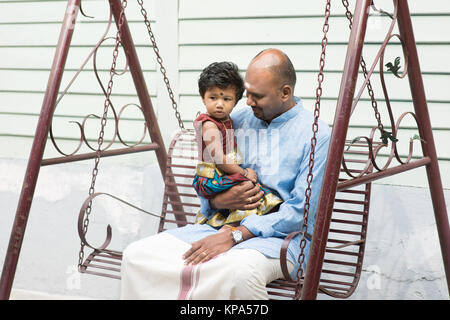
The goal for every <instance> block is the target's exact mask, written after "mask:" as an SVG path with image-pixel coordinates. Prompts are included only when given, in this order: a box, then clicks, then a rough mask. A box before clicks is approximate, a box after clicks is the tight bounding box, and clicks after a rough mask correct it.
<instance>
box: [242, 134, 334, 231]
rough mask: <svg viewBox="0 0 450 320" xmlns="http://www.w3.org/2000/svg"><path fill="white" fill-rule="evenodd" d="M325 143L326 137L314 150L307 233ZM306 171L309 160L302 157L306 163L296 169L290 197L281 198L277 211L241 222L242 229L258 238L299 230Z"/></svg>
mask: <svg viewBox="0 0 450 320" xmlns="http://www.w3.org/2000/svg"><path fill="white" fill-rule="evenodd" d="M328 143H329V139H328V137H325V138H324V139H322V140H319V143H318V144H317V146H316V150H315V161H314V168H313V175H314V179H313V181H312V185H311V190H312V192H311V198H310V210H309V212H310V215H309V217H308V230H309V232H310V233H312V229H313V225H314V221H315V212H316V208H317V205H318V199H319V196H320V190H321V187H322V180H323V174H324V171H325V164H326V159H327V153H328ZM308 172H309V157H305V160H303V161H302V163H301V164H300V166H299V168H298V171H297V177H296V180H295V185H294V187H293V189H292V191H291V192H290V196H289V198H288V199H283V200H284V202H283V203H282V204H281V205H280V208H279V210H278V211H277V212H273V213H271V214H266V215H262V216H259V215H256V214H253V215H250V216H248V217H246V218H244V219H243V220H242V221H241V226H245V227H246V228H247V229H248V230H249V231H250V232H251V233H253V234H254V235H255V236H259V237H286V236H287V235H288V234H289V233H291V232H293V231H298V230H300V229H301V225H302V223H303V210H304V205H305V190H306V187H307V182H306V177H307V175H308Z"/></svg>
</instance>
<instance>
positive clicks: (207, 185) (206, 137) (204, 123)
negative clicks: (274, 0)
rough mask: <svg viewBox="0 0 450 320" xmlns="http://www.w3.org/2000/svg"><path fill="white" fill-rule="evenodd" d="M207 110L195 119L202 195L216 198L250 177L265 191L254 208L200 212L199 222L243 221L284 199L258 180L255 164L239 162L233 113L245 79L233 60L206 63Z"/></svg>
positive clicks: (198, 186)
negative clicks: (249, 165)
mask: <svg viewBox="0 0 450 320" xmlns="http://www.w3.org/2000/svg"><path fill="white" fill-rule="evenodd" d="M198 85H199V92H200V95H201V97H202V100H203V104H204V105H205V107H206V111H207V112H206V113H203V114H201V115H199V116H198V117H197V118H196V119H195V120H194V128H195V130H196V136H197V142H198V147H199V163H198V164H197V170H196V175H195V177H194V181H193V183H192V185H193V186H194V188H195V190H196V191H197V193H198V194H199V195H200V196H203V197H205V198H207V199H211V198H213V197H214V196H215V195H216V194H217V193H219V192H222V191H225V190H227V189H229V188H231V187H232V186H234V185H236V184H238V183H240V182H242V181H247V180H250V181H252V182H253V183H255V184H257V185H258V186H259V188H260V189H261V190H262V191H263V192H264V196H263V198H262V199H261V204H260V205H259V206H258V208H256V209H253V210H246V211H239V210H218V211H217V212H215V213H214V214H213V215H212V216H211V217H206V216H204V215H203V214H202V213H201V212H199V213H198V214H197V218H196V223H201V224H203V223H207V224H209V225H211V226H213V227H221V226H223V225H226V224H230V223H235V222H239V221H241V220H242V219H244V218H245V217H246V216H248V215H250V214H258V215H263V214H266V213H268V212H270V211H271V210H272V209H274V208H275V207H276V206H278V205H279V204H280V203H281V202H282V200H281V199H280V198H279V197H277V196H276V195H275V194H273V193H272V192H271V190H270V189H268V188H266V187H263V186H261V185H260V184H259V183H258V176H257V174H256V172H255V171H254V170H253V169H251V168H242V167H241V166H239V163H240V162H241V161H240V156H239V152H238V149H237V144H236V138H235V137H234V134H233V122H232V120H231V118H230V113H231V111H232V110H233V108H234V106H235V105H236V104H237V102H238V101H239V100H240V99H241V98H242V95H243V93H244V82H243V80H242V77H241V76H240V74H239V71H238V68H237V66H236V65H235V64H234V63H231V62H214V63H212V64H210V65H209V66H208V67H206V68H205V69H204V70H203V71H202V73H201V75H200V78H199V81H198Z"/></svg>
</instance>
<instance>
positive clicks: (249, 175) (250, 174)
mask: <svg viewBox="0 0 450 320" xmlns="http://www.w3.org/2000/svg"><path fill="white" fill-rule="evenodd" d="M245 170H247V178H249V179H250V181H251V182H253V183H257V182H258V174H257V173H256V171H255V170H253V169H250V168H247V169H245Z"/></svg>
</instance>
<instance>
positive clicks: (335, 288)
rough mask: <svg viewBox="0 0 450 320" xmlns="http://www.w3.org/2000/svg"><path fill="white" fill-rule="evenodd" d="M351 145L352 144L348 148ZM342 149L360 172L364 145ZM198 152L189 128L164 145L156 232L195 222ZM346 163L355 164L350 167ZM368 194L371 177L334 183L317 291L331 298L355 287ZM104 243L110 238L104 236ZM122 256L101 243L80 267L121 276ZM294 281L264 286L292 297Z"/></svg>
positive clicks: (274, 293)
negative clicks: (165, 157)
mask: <svg viewBox="0 0 450 320" xmlns="http://www.w3.org/2000/svg"><path fill="white" fill-rule="evenodd" d="M350 145H351V146H352V148H353V149H348V147H349V146H350ZM374 146H376V144H375V145H374ZM364 148H365V149H364ZM346 149H347V150H345V151H344V159H345V163H346V169H347V170H348V171H350V172H351V173H352V174H357V173H358V172H361V170H362V169H361V166H364V165H366V163H367V157H368V153H369V152H368V151H367V144H365V143H358V144H352V143H351V142H350V141H347V143H346ZM364 150H366V151H364ZM197 157H198V153H197V143H196V139H195V132H194V130H183V131H180V132H179V133H178V134H177V135H176V136H175V138H174V139H173V140H172V142H171V144H170V146H169V150H168V160H167V168H166V177H165V189H164V198H163V204H162V213H161V218H160V221H159V227H158V232H162V231H164V230H167V229H171V228H176V227H181V226H184V225H186V224H192V223H194V220H195V216H196V214H197V212H198V210H199V208H200V201H199V199H198V197H197V194H196V192H195V190H194V188H193V187H192V179H193V178H194V174H195V169H196V164H197ZM351 164H354V165H356V166H353V167H351ZM344 171H345V170H344V169H341V175H342V178H340V179H339V182H344V181H347V180H349V176H348V174H347V173H345V172H344ZM174 190H175V191H174ZM370 193H371V183H370V182H369V183H364V184H362V185H359V186H354V187H352V188H348V189H345V190H339V185H338V192H337V193H336V198H335V204H334V208H333V213H332V218H331V223H330V229H329V236H328V240H327V247H326V251H325V258H324V263H323V268H322V272H321V279H320V283H319V293H324V294H327V295H329V296H332V297H336V298H347V297H349V296H350V295H351V294H352V293H353V292H354V291H355V289H356V287H357V284H358V281H359V279H360V275H361V270H362V264H363V258H364V249H365V244H366V243H365V241H366V236H367V223H368V218H369V204H370ZM109 236H110V234H109ZM107 242H108V243H109V241H108V240H107ZM105 243H106V242H105ZM121 258H122V253H121V252H120V251H114V250H109V249H106V248H104V249H95V250H94V251H93V252H92V253H91V254H90V255H89V256H88V257H87V258H86V259H85V261H84V263H83V265H82V266H81V268H80V272H82V273H88V274H93V275H98V276H104V277H110V278H114V279H120V264H121ZM282 263H283V262H282ZM296 285H297V283H296V282H295V281H292V280H285V279H277V280H275V281H273V282H271V283H269V284H268V285H267V290H268V293H269V297H270V298H271V299H280V298H281V299H283V298H294V295H295V289H296Z"/></svg>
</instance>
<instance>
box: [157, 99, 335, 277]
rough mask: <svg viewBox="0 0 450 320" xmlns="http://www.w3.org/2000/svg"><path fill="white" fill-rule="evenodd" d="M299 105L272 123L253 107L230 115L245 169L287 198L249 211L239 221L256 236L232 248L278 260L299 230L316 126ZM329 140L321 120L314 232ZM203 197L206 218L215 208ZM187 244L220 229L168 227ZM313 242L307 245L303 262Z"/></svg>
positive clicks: (292, 255)
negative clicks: (271, 208) (270, 208)
mask: <svg viewBox="0 0 450 320" xmlns="http://www.w3.org/2000/svg"><path fill="white" fill-rule="evenodd" d="M295 101H296V105H295V106H294V107H293V108H291V109H289V110H288V111H286V112H285V113H283V114H281V115H280V116H278V117H277V118H275V119H273V120H272V121H271V123H270V124H268V123H267V122H266V121H264V120H260V119H258V118H256V117H255V116H254V115H253V111H252V110H251V108H250V107H243V108H239V109H235V110H233V112H232V113H231V118H232V120H233V124H234V130H235V135H236V138H237V145H238V148H239V151H240V152H241V153H242V155H243V164H242V167H243V168H252V169H253V170H255V171H256V173H257V174H258V180H259V181H260V182H261V184H263V185H264V186H266V187H268V188H270V189H272V191H273V192H274V193H275V194H276V195H277V196H279V197H280V198H282V199H283V201H284V202H283V203H282V204H281V206H280V208H279V210H278V212H274V213H270V214H267V215H263V216H259V215H250V216H248V217H246V218H245V219H243V220H242V221H241V225H243V226H245V227H246V228H247V229H248V230H249V231H250V232H251V233H253V234H254V235H255V236H256V237H255V238H251V239H249V240H246V241H243V242H241V243H239V244H237V245H235V246H234V247H233V248H232V249H233V250H234V249H239V248H252V249H256V250H258V251H259V252H261V253H262V254H264V255H265V256H267V257H271V258H279V257H280V248H281V244H282V242H283V240H284V238H285V237H286V236H287V235H288V234H289V233H291V232H293V231H299V230H300V229H301V226H302V223H303V207H304V202H305V189H306V187H307V182H306V177H307V175H308V171H309V151H310V149H311V137H312V124H313V122H314V115H313V114H312V113H311V112H310V111H308V110H306V109H305V108H304V107H303V104H302V101H301V99H299V98H297V97H296V98H295ZM329 141H330V128H329V126H328V125H327V124H326V123H325V122H323V121H320V122H319V131H318V133H317V145H316V150H315V161H314V169H313V174H314V179H313V182H312V187H311V189H312V193H311V199H310V212H309V217H308V233H310V234H312V232H313V229H314V222H315V216H316V209H317V205H318V198H319V196H320V188H321V185H322V180H323V174H324V171H325V163H326V157H327V152H328V145H329ZM200 200H201V205H202V206H201V212H202V213H203V215H205V216H206V217H209V216H211V215H212V214H213V213H214V212H215V210H214V209H211V207H210V205H209V201H208V200H207V199H205V198H200ZM165 232H169V233H171V234H172V235H174V236H176V237H177V238H179V239H181V240H183V241H186V242H188V243H191V242H194V241H197V240H200V239H202V238H204V237H205V236H208V235H211V234H214V233H216V232H217V230H216V229H214V228H212V227H211V226H209V225H206V224H202V225H200V224H195V225H188V226H185V227H182V228H176V229H171V230H167V231H165ZM300 240H301V235H300V234H299V235H297V236H296V237H294V238H293V239H292V241H291V243H290V245H289V247H288V254H287V258H288V259H289V260H290V261H291V262H292V263H294V265H295V268H294V270H293V272H292V273H291V277H293V278H294V279H295V278H296V274H297V270H298V268H299V263H298V261H297V259H298V256H299V254H300ZM309 246H310V243H309V241H307V246H306V248H305V261H306V259H307V256H308V252H309Z"/></svg>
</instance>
